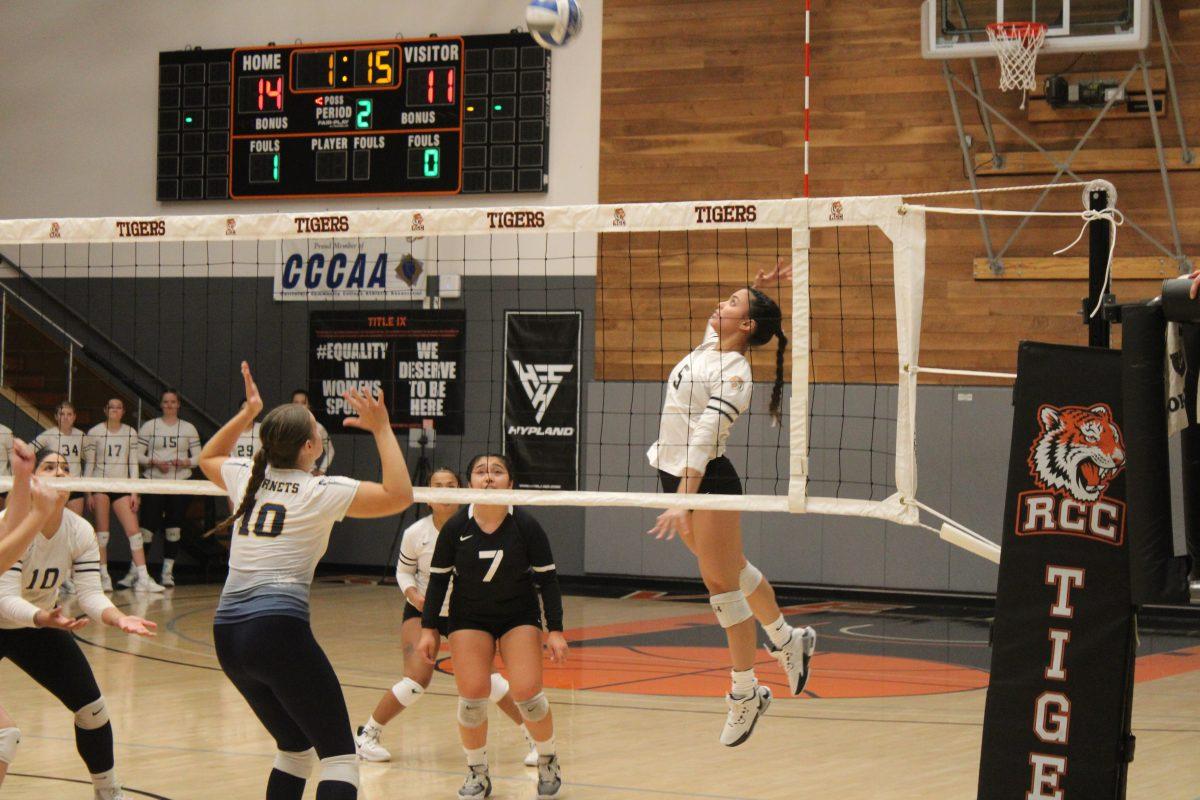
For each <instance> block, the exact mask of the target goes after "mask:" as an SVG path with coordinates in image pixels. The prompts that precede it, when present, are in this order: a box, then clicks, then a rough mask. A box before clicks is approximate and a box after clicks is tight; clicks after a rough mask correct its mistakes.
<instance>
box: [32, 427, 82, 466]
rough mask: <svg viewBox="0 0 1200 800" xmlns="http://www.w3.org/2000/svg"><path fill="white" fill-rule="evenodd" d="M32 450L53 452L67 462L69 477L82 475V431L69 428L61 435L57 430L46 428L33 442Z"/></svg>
mask: <svg viewBox="0 0 1200 800" xmlns="http://www.w3.org/2000/svg"><path fill="white" fill-rule="evenodd" d="M33 448H34V450H53V451H54V452H55V453H58V454H59V455H61V456H62V457H63V458H65V459H66V460H67V466H69V467H70V471H71V477H72V478H78V477H80V476H81V475H83V431H81V430H79V428H71V430H70V432H69V433H63V432H62V431H60V430H59V429H58V428H47V429H46V430H44V431H42V432H41V433H39V434H38V435H37V437H36V438H35V439H34V440H33Z"/></svg>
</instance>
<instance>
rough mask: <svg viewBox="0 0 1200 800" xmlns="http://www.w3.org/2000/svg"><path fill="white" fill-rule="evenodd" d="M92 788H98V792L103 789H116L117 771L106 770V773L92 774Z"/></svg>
mask: <svg viewBox="0 0 1200 800" xmlns="http://www.w3.org/2000/svg"><path fill="white" fill-rule="evenodd" d="M91 777H92V786H94V787H96V791H100V790H102V789H116V788H117V787H118V784H117V771H116V770H115V769H110V770H105V771H104V772H93V773H92V776H91Z"/></svg>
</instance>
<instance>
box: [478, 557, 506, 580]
mask: <svg viewBox="0 0 1200 800" xmlns="http://www.w3.org/2000/svg"><path fill="white" fill-rule="evenodd" d="M479 557H480V558H485V559H486V558H490V559H492V565H491V566H490V567H488V571H487V573H486V574H485V575H484V576H483V582H484V583H487V582H489V581H490V580H491V579H492V578H494V577H496V570H498V569H500V562H501V561H503V560H504V551H503V550H480V551H479Z"/></svg>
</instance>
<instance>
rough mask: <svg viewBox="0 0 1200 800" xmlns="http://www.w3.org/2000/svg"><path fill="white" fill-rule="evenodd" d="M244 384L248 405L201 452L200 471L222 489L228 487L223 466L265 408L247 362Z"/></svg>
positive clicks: (243, 371) (223, 426) (244, 369)
mask: <svg viewBox="0 0 1200 800" xmlns="http://www.w3.org/2000/svg"><path fill="white" fill-rule="evenodd" d="M242 384H243V387H244V388H245V390H246V404H245V405H244V406H242V409H241V410H240V411H238V413H236V414H234V415H233V418H232V419H230V420H229V422H226V423H225V424H224V425H222V426H221V430H219V431H217V432H216V433H215V434H213V437H212V438H211V439H209V440H208V444H206V445H204V447H203V448H202V449H201V450H200V459H199V461H200V471H201V472H203V473H204V477H206V478H208V479H209V480H210V481H212V482H213V483H215V484H216V485H217V486H220V487H221V488H222V489H227V488H228V487H227V486H225V479H224V478H222V477H221V465H222V464H224V463H225V462H226V461H228V460H229V454H230V453H232V452H233V446H234V445H236V444H237V440H238V437H239V436H241V434H242V431H244V430H246V428H247V426H249V425H250V424H251V423H252V422H254V418H255V417H257V416H258V412H260V411H262V407H263V401H262V395H260V394H259V393H258V385H257V384H256V383H255V382H254V376H253V375H251V374H250V365H249V364H247V363H246V362H245V361H243V362H242Z"/></svg>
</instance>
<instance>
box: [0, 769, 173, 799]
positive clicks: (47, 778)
mask: <svg viewBox="0 0 1200 800" xmlns="http://www.w3.org/2000/svg"><path fill="white" fill-rule="evenodd" d="M8 774H9V775H11V776H13V777H14V778H33V779H34V780H39V781H58V782H59V783H78V784H82V785H84V786H91V785H92V782H91V781H81V780H79V779H78V778H58V777H55V776H54V775H34V774H33V773H30V772H10V773H8ZM121 789H122V791H124V792H125V794H133V795H137V796H138V797H149V798H152V800H171V798H169V797H167V796H166V795H163V794H155V793H154V792H147V791H145V790H143V789H130V788H129V787H128V786H122V787H121Z"/></svg>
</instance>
